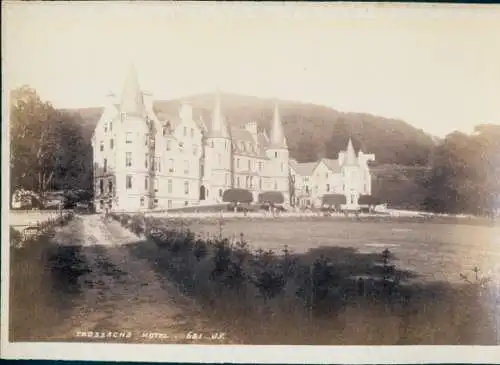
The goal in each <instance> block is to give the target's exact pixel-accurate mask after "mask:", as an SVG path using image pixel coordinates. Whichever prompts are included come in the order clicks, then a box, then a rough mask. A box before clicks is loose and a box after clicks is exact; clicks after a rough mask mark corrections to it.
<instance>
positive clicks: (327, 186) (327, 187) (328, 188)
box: [326, 184, 330, 192]
mask: <svg viewBox="0 0 500 365" xmlns="http://www.w3.org/2000/svg"><path fill="white" fill-rule="evenodd" d="M326 191H327V192H329V191H330V184H326Z"/></svg>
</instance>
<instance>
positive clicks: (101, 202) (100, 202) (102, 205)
mask: <svg viewBox="0 0 500 365" xmlns="http://www.w3.org/2000/svg"><path fill="white" fill-rule="evenodd" d="M99 204H100V206H101V209H104V200H100V201H99Z"/></svg>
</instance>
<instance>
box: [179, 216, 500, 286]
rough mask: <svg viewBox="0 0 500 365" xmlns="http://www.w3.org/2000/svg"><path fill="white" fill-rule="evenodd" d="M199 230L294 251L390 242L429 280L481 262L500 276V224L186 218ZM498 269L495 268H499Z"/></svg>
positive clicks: (377, 248) (370, 247)
mask: <svg viewBox="0 0 500 365" xmlns="http://www.w3.org/2000/svg"><path fill="white" fill-rule="evenodd" d="M183 225H184V227H185V228H187V227H189V229H191V230H193V231H194V232H195V233H197V234H200V235H214V234H215V235H218V234H219V232H220V231H221V230H222V233H223V236H225V237H234V238H239V237H240V234H241V233H243V234H244V238H245V240H246V241H247V242H248V243H249V244H250V245H251V246H252V247H253V248H262V249H271V250H276V251H281V250H283V249H284V247H285V246H286V245H287V246H288V249H289V250H291V251H293V252H295V253H304V252H306V251H308V250H310V249H311V248H318V247H323V246H333V247H352V248H355V249H357V250H359V252H360V253H372V252H381V251H382V250H384V249H385V248H388V249H389V250H390V251H391V252H392V253H393V254H394V255H396V259H397V260H398V262H397V263H398V266H399V267H401V268H404V269H408V270H412V271H415V272H416V273H418V275H419V278H425V279H429V280H445V281H451V282H455V281H460V280H461V279H460V274H461V273H466V272H470V271H471V270H473V269H474V267H478V268H479V269H480V270H481V271H482V272H483V274H484V275H495V276H496V277H497V278H500V274H499V268H498V262H500V226H498V225H497V226H490V227H487V226H477V225H468V224H463V225H457V224H441V223H411V222H408V221H403V222H399V221H397V220H394V221H389V222H383V223H380V222H359V221H356V220H354V219H352V220H345V219H337V220H336V219H329V218H315V219H309V220H300V219H298V220H290V219H286V220H241V219H234V220H231V219H228V220H224V221H223V223H222V226H221V224H220V222H217V221H212V222H208V221H206V222H203V221H183ZM494 270H496V273H495V272H494Z"/></svg>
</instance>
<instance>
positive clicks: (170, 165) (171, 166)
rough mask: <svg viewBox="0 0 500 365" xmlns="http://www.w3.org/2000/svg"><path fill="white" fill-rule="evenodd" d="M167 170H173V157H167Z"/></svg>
mask: <svg viewBox="0 0 500 365" xmlns="http://www.w3.org/2000/svg"><path fill="white" fill-rule="evenodd" d="M168 171H169V172H174V159H173V158H170V159H168Z"/></svg>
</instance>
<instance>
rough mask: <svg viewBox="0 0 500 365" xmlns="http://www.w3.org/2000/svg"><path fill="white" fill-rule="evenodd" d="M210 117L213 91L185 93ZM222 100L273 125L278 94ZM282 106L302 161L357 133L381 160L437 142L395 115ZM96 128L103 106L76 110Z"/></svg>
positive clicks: (418, 161)
mask: <svg viewBox="0 0 500 365" xmlns="http://www.w3.org/2000/svg"><path fill="white" fill-rule="evenodd" d="M183 100H186V101H189V102H190V103H191V104H192V105H193V107H194V108H195V109H197V110H199V111H200V112H201V114H202V115H203V117H204V119H205V121H209V120H210V111H211V108H212V106H213V102H214V100H213V95H210V94H202V95H195V96H190V97H186V98H184V99H183ZM221 101H222V106H223V109H224V113H225V114H226V115H227V117H228V120H229V123H231V124H237V125H243V124H245V123H246V122H249V121H256V122H257V124H258V125H259V126H260V127H261V128H266V129H267V128H268V127H269V123H270V121H271V118H272V110H273V100H271V99H261V98H257V97H250V96H243V95H234V94H222V95H221ZM179 103H180V101H179V100H168V101H157V102H155V109H156V110H157V111H159V112H164V113H168V114H172V113H177V112H178V108H179ZM279 105H280V112H281V117H282V121H283V124H284V129H285V134H286V137H287V139H288V145H289V148H290V154H291V156H292V157H293V158H295V159H297V160H298V161H299V162H308V161H314V160H317V159H318V158H321V157H328V158H336V157H337V154H338V152H339V151H340V150H341V149H345V147H346V144H347V139H348V138H349V136H351V137H352V139H353V143H354V147H355V148H356V149H358V148H362V149H363V151H365V152H370V153H374V154H375V156H376V159H377V161H376V164H398V165H421V166H425V165H427V164H428V162H429V158H430V156H431V152H432V150H433V147H434V145H435V142H434V141H433V138H432V137H431V136H429V135H428V134H426V133H425V132H423V131H422V130H419V129H417V128H414V127H412V126H411V125H409V124H407V123H405V122H403V121H400V120H394V119H387V118H383V117H378V116H373V115H369V114H361V113H341V112H338V111H336V110H334V109H331V108H328V107H325V106H320V105H314V104H305V103H299V102H291V101H279ZM74 111H75V112H78V113H79V114H80V115H81V116H82V118H83V119H84V121H85V126H86V128H88V129H89V130H92V129H93V127H94V126H95V124H96V123H97V120H98V118H99V116H100V113H101V111H102V109H99V108H89V109H79V110H74Z"/></svg>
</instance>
